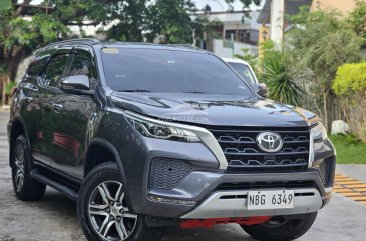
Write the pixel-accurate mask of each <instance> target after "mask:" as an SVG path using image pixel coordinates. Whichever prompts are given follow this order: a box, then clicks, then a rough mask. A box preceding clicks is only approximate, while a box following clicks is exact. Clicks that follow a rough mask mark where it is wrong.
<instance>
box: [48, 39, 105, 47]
mask: <svg viewBox="0 0 366 241" xmlns="http://www.w3.org/2000/svg"><path fill="white" fill-rule="evenodd" d="M68 43H74V44H93V43H100V41H99V40H98V39H95V38H79V39H67V40H62V41H58V42H55V43H50V44H48V45H47V46H52V45H61V44H68Z"/></svg>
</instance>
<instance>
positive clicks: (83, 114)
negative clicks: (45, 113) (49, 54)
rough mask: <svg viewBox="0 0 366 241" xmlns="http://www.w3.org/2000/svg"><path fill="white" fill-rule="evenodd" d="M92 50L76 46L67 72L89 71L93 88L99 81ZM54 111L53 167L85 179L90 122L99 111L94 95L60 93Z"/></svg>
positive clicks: (73, 73) (70, 73)
mask: <svg viewBox="0 0 366 241" xmlns="http://www.w3.org/2000/svg"><path fill="white" fill-rule="evenodd" d="M94 66H95V65H94V62H93V58H92V55H91V53H90V52H89V51H88V50H86V49H74V51H73V57H72V61H71V65H70V68H69V70H68V73H67V76H73V75H86V76H88V77H89V80H90V86H91V88H92V89H93V88H95V85H96V72H95V67H94ZM53 106H54V107H55V108H54V109H53V111H52V113H51V115H52V116H54V118H53V119H54V120H56V122H55V124H56V126H57V128H55V131H54V134H53V140H52V144H53V153H52V160H54V162H53V163H52V167H53V168H55V169H57V170H59V171H61V172H63V173H66V174H68V175H70V176H72V177H74V178H77V179H82V177H83V167H84V161H85V149H86V143H85V142H86V139H87V131H88V125H89V124H90V121H91V119H92V116H93V113H94V112H95V104H94V102H93V97H92V96H88V95H76V94H67V93H62V94H59V95H58V96H57V97H56V98H55V99H54V102H53Z"/></svg>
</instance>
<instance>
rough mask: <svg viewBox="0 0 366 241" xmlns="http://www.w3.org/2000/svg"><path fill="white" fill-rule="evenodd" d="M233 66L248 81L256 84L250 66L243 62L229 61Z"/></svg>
mask: <svg viewBox="0 0 366 241" xmlns="http://www.w3.org/2000/svg"><path fill="white" fill-rule="evenodd" d="M228 64H230V66H231V67H233V69H234V70H235V71H236V72H237V73H238V74H239V75H240V76H241V77H242V78H243V79H244V80H245V81H246V82H247V83H248V84H252V85H253V84H255V83H256V81H255V77H254V75H253V73H252V71H251V70H250V68H249V66H248V65H246V64H242V63H233V62H228Z"/></svg>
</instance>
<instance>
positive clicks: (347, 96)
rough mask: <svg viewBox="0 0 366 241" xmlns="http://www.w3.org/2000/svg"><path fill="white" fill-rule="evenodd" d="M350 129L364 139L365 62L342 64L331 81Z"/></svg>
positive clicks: (365, 124) (365, 136) (365, 101)
mask: <svg viewBox="0 0 366 241" xmlns="http://www.w3.org/2000/svg"><path fill="white" fill-rule="evenodd" d="M333 89H334V92H335V93H336V94H337V95H338V96H339V97H340V100H341V104H342V108H343V112H344V114H345V117H346V119H347V122H348V123H349V124H350V127H351V131H352V132H353V133H354V134H355V135H357V137H359V138H361V139H362V140H364V141H366V110H365V107H364V106H365V105H366V62H361V63H356V64H344V65H342V66H340V67H339V68H338V71H337V76H336V78H335V80H334V83H333Z"/></svg>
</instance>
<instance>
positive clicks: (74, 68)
mask: <svg viewBox="0 0 366 241" xmlns="http://www.w3.org/2000/svg"><path fill="white" fill-rule="evenodd" d="M73 75H86V76H88V77H89V81H90V86H91V88H94V87H95V85H96V78H95V69H94V67H93V62H92V60H91V57H90V55H88V54H76V55H75V56H74V58H73V61H72V64H71V68H70V72H69V74H68V76H73Z"/></svg>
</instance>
